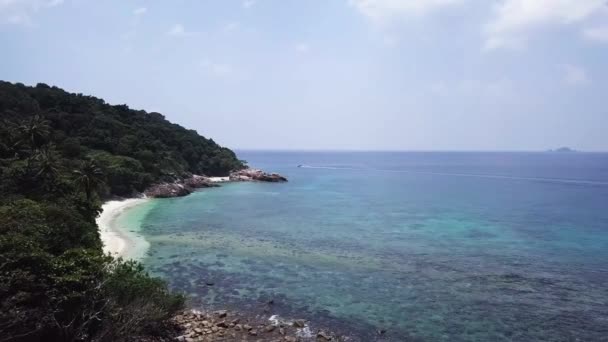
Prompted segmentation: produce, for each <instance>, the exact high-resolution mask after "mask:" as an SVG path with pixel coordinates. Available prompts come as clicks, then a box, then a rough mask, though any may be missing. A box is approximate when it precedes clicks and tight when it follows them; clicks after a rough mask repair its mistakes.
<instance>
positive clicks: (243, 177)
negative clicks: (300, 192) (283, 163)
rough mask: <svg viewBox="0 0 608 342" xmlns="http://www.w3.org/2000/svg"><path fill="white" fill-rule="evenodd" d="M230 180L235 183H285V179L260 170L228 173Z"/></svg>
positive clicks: (250, 169) (249, 169) (276, 174)
mask: <svg viewBox="0 0 608 342" xmlns="http://www.w3.org/2000/svg"><path fill="white" fill-rule="evenodd" d="M230 180H231V181H236V182H247V181H259V182H287V178H285V177H283V176H281V175H279V174H278V173H267V172H264V171H262V170H260V169H252V168H248V169H242V170H238V171H234V172H232V173H230Z"/></svg>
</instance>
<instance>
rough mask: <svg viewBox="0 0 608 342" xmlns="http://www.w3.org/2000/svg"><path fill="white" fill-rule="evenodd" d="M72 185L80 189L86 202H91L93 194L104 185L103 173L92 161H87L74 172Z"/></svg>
mask: <svg viewBox="0 0 608 342" xmlns="http://www.w3.org/2000/svg"><path fill="white" fill-rule="evenodd" d="M74 175H75V176H76V178H75V179H74V183H75V184H76V186H78V187H79V188H80V189H82V190H83V191H84V193H85V195H86V197H87V202H89V203H90V202H91V197H92V195H93V193H94V192H96V191H98V189H99V188H100V187H101V186H102V185H103V184H104V180H103V173H102V172H101V169H100V168H99V167H98V166H97V164H96V163H95V161H94V160H92V159H89V160H86V161H84V162H82V164H81V165H80V169H78V170H74Z"/></svg>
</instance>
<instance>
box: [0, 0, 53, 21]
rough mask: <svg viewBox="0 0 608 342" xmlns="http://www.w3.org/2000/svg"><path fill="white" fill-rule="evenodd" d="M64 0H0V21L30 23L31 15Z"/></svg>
mask: <svg viewBox="0 0 608 342" xmlns="http://www.w3.org/2000/svg"><path fill="white" fill-rule="evenodd" d="M63 2H64V0H0V23H8V24H16V25H32V23H33V20H32V16H33V15H34V13H36V12H39V11H41V10H43V9H45V8H51V7H56V6H59V5H61V4H63Z"/></svg>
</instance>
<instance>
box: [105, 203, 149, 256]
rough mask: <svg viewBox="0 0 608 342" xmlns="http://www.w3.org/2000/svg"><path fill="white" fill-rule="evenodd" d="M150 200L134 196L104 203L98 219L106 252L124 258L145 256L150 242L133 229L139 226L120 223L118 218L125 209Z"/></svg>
mask: <svg viewBox="0 0 608 342" xmlns="http://www.w3.org/2000/svg"><path fill="white" fill-rule="evenodd" d="M149 200H150V199H147V198H132V199H127V200H122V201H108V202H106V203H104V204H103V205H102V209H103V211H102V213H101V214H100V215H99V217H97V220H96V221H97V226H98V227H99V235H100V237H101V241H102V243H103V251H104V252H105V253H110V254H112V255H113V256H116V257H122V258H124V259H135V260H140V259H141V258H143V257H144V255H145V253H146V251H147V250H148V247H149V246H150V244H149V243H148V242H147V241H146V240H145V239H144V238H143V237H141V236H140V235H139V234H137V232H133V231H132V230H133V229H134V228H135V229H137V228H138V227H126V226H123V225H120V224H118V222H117V221H118V220H117V219H118V217H120V215H121V214H122V213H123V212H124V211H125V210H127V209H131V208H133V207H135V206H137V205H141V204H143V203H145V202H147V201H149Z"/></svg>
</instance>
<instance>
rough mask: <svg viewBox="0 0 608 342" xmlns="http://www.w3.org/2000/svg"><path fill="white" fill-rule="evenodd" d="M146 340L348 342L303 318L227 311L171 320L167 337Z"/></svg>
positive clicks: (191, 312)
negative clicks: (312, 328)
mask: <svg viewBox="0 0 608 342" xmlns="http://www.w3.org/2000/svg"><path fill="white" fill-rule="evenodd" d="M135 340H136V341H139V342H144V341H146V342H147V341H159V342H160V341H166V342H168V341H180V342H195V341H207V342H211V341H256V342H258V341H259V342H261V341H269V342H311V341H315V342H326V341H348V340H349V339H348V338H347V337H345V336H336V335H333V334H331V333H330V332H327V331H324V330H318V331H316V332H313V331H311V330H310V328H309V326H308V324H307V322H306V321H305V320H303V319H296V320H291V321H288V320H281V319H279V318H278V317H276V316H271V317H269V318H265V317H260V316H256V317H251V316H247V315H243V314H240V313H238V312H232V311H227V310H219V311H213V312H202V311H198V310H188V311H184V312H182V313H180V314H178V315H176V316H175V317H174V318H173V319H172V320H171V327H168V328H167V331H166V333H165V336H164V337H141V338H137V339H135Z"/></svg>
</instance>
